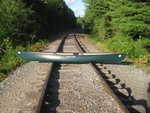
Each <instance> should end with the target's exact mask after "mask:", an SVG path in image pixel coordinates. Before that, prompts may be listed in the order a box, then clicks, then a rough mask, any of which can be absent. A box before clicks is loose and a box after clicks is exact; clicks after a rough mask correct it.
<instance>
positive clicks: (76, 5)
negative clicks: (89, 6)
mask: <svg viewBox="0 0 150 113" xmlns="http://www.w3.org/2000/svg"><path fill="white" fill-rule="evenodd" d="M64 1H65V2H66V4H67V5H68V6H69V8H71V9H72V10H73V11H74V13H75V16H76V17H83V16H84V14H85V4H84V3H83V2H82V0H64Z"/></svg>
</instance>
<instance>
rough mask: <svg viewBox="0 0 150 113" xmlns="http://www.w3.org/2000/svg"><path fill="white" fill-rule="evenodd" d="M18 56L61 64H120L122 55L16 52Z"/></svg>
mask: <svg viewBox="0 0 150 113" xmlns="http://www.w3.org/2000/svg"><path fill="white" fill-rule="evenodd" d="M18 55H19V56H20V57H21V58H22V59H24V60H27V61H40V62H63V63H88V62H99V63H120V62H121V61H122V60H123V59H124V58H125V56H126V55H124V54H103V55H102V54H100V53H44V52H20V51H19V52H18Z"/></svg>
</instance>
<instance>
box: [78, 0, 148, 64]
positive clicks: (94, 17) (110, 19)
mask: <svg viewBox="0 0 150 113" xmlns="http://www.w3.org/2000/svg"><path fill="white" fill-rule="evenodd" d="M84 2H85V3H86V4H87V9H86V14H85V16H84V17H83V18H79V19H78V23H79V24H80V26H81V27H82V29H84V31H85V32H86V33H88V34H90V35H89V37H90V39H91V40H92V41H93V42H95V43H101V44H99V45H102V44H103V47H104V46H105V48H107V49H109V50H110V51H113V52H121V53H125V54H127V55H128V57H129V59H130V60H132V61H133V62H136V63H139V64H142V65H143V64H144V65H146V66H150V25H149V24H150V21H149V20H150V12H149V11H150V2H149V1H148V0H109V1H107V0H94V1H93V0H84Z"/></svg>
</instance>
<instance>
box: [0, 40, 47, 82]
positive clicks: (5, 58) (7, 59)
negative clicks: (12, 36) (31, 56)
mask: <svg viewBox="0 0 150 113" xmlns="http://www.w3.org/2000/svg"><path fill="white" fill-rule="evenodd" d="M46 45H47V44H46V41H38V42H36V43H34V44H31V45H28V46H26V47H21V46H17V47H16V48H12V47H9V48H8V49H7V50H6V51H5V54H4V55H2V56H1V57H0V81H1V80H3V79H4V78H5V77H7V74H8V73H10V72H11V71H12V70H14V69H15V68H16V67H18V66H20V65H22V64H24V63H25V61H24V60H22V59H21V58H19V57H18V55H17V51H39V50H41V49H43V48H45V47H46Z"/></svg>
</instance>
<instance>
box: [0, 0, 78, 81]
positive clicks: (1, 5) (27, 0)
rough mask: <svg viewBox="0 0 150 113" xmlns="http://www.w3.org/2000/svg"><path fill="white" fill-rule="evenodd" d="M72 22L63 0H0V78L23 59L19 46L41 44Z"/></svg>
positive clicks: (27, 48)
mask: <svg viewBox="0 0 150 113" xmlns="http://www.w3.org/2000/svg"><path fill="white" fill-rule="evenodd" d="M75 24H76V18H75V16H74V13H73V11H72V10H71V9H69V8H68V7H67V5H66V4H65V2H64V1H63V0H0V79H3V78H4V77H6V75H7V74H8V73H9V72H10V71H12V69H14V68H16V67H17V66H18V65H21V64H22V63H24V61H22V60H21V59H18V57H17V54H16V52H17V51H18V50H24V51H31V50H32V51H36V50H39V49H40V48H44V47H45V45H46V43H47V40H50V39H48V38H49V36H50V35H51V34H57V33H58V32H62V31H64V30H66V29H68V28H72V27H74V26H75ZM52 40H54V39H52Z"/></svg>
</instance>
